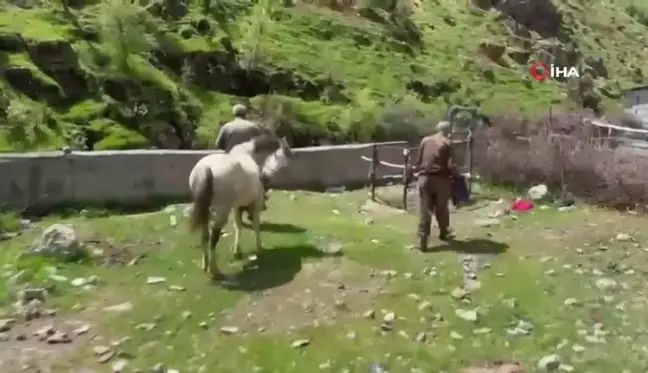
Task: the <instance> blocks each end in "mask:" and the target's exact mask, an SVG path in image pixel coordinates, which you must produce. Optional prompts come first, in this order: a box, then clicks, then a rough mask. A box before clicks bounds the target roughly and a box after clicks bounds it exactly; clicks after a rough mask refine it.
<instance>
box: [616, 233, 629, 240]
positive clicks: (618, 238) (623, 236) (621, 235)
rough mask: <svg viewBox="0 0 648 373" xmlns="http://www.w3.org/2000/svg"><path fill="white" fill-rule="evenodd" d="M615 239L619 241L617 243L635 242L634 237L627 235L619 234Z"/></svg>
mask: <svg viewBox="0 0 648 373" xmlns="http://www.w3.org/2000/svg"><path fill="white" fill-rule="evenodd" d="M614 239H615V240H617V241H621V242H630V241H634V237H632V236H631V235H629V234H627V233H617V235H616V237H615V238H614Z"/></svg>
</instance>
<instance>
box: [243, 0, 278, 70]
mask: <svg viewBox="0 0 648 373" xmlns="http://www.w3.org/2000/svg"><path fill="white" fill-rule="evenodd" d="M271 12H272V3H271V0H259V1H258V2H257V4H256V5H255V6H254V7H253V8H252V12H251V14H250V16H249V17H248V18H247V20H245V21H244V22H242V23H241V27H242V30H247V31H245V33H244V35H243V38H242V40H241V43H242V46H241V48H240V49H241V55H242V57H241V64H242V65H243V67H245V68H248V69H250V68H255V67H257V66H258V65H260V64H261V63H263V60H264V54H265V51H264V50H263V40H265V38H266V35H267V34H268V32H269V31H270V30H271V27H272V24H273V21H272V18H271V17H270V15H271Z"/></svg>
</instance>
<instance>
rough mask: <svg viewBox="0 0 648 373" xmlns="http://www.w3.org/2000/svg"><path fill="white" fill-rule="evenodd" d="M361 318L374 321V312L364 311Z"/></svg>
mask: <svg viewBox="0 0 648 373" xmlns="http://www.w3.org/2000/svg"><path fill="white" fill-rule="evenodd" d="M362 317H364V318H365V319H374V318H376V311H374V310H366V311H365V312H364V313H363V314H362Z"/></svg>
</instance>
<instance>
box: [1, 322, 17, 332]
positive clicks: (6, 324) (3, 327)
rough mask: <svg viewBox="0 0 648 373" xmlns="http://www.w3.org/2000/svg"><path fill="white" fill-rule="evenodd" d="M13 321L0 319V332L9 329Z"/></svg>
mask: <svg viewBox="0 0 648 373" xmlns="http://www.w3.org/2000/svg"><path fill="white" fill-rule="evenodd" d="M15 321H16V320H14V319H0V333H4V332H8V331H10V330H11V327H12V326H13V324H14V322H15Z"/></svg>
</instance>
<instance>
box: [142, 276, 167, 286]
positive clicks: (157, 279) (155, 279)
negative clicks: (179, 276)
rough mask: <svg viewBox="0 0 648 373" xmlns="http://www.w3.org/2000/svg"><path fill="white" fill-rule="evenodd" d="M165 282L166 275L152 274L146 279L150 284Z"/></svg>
mask: <svg viewBox="0 0 648 373" xmlns="http://www.w3.org/2000/svg"><path fill="white" fill-rule="evenodd" d="M164 282H166V278H164V277H155V276H152V277H149V278H147V279H146V283H147V284H149V285H155V284H161V283H164Z"/></svg>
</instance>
